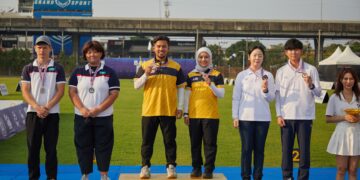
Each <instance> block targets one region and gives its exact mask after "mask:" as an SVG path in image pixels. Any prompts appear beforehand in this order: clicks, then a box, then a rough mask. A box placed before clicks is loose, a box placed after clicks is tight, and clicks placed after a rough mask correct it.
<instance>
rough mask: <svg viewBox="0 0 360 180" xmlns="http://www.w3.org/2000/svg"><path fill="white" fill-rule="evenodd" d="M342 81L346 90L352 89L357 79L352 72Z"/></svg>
mask: <svg viewBox="0 0 360 180" xmlns="http://www.w3.org/2000/svg"><path fill="white" fill-rule="evenodd" d="M341 83H342V85H343V87H344V90H352V88H353V86H354V83H355V79H354V77H353V76H352V74H351V73H346V74H345V75H344V77H343V78H342V79H341Z"/></svg>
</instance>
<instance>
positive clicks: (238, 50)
mask: <svg viewBox="0 0 360 180" xmlns="http://www.w3.org/2000/svg"><path fill="white" fill-rule="evenodd" d="M254 46H262V47H264V49H265V46H264V45H263V44H262V43H261V42H260V41H246V40H241V41H238V42H236V43H234V44H232V45H230V47H228V48H227V49H226V51H225V57H229V61H228V64H229V65H231V66H232V67H242V65H243V56H244V62H245V66H246V64H247V53H248V50H249V49H250V48H251V47H254Z"/></svg>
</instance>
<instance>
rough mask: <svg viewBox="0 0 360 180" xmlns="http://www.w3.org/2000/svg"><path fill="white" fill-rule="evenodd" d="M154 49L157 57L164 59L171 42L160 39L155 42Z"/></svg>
mask: <svg viewBox="0 0 360 180" xmlns="http://www.w3.org/2000/svg"><path fill="white" fill-rule="evenodd" d="M153 51H154V53H155V56H156V59H158V60H164V59H165V58H166V56H167V55H168V52H169V44H168V43H167V41H165V40H158V41H156V42H155V44H154V47H153Z"/></svg>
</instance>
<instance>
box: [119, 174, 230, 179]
mask: <svg viewBox="0 0 360 180" xmlns="http://www.w3.org/2000/svg"><path fill="white" fill-rule="evenodd" d="M130 179H131V180H133V179H140V177H139V174H120V176H119V180H130ZM150 179H152V180H168V178H167V175H166V174H165V173H164V174H157V173H153V174H151V177H150ZM176 179H178V180H185V179H191V178H190V173H178V177H177V178H176ZM198 179H202V178H198ZM213 179H214V180H227V179H226V177H225V176H224V174H222V173H214V177H213Z"/></svg>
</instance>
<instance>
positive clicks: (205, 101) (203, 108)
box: [186, 70, 224, 119]
mask: <svg viewBox="0 0 360 180" xmlns="http://www.w3.org/2000/svg"><path fill="white" fill-rule="evenodd" d="M208 75H209V78H210V80H211V83H214V84H215V86H216V87H217V88H223V87H224V78H223V77H222V75H221V73H220V72H219V71H217V70H211V72H209V73H208ZM186 82H187V85H186V89H190V90H191V93H190V100H189V117H190V118H206V119H219V111H218V103H217V97H216V96H215V95H214V93H213V92H212V90H211V88H210V86H209V85H208V84H207V83H206V82H205V80H204V78H203V77H202V74H201V73H200V72H190V73H189V74H188V76H187V80H186Z"/></svg>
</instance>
